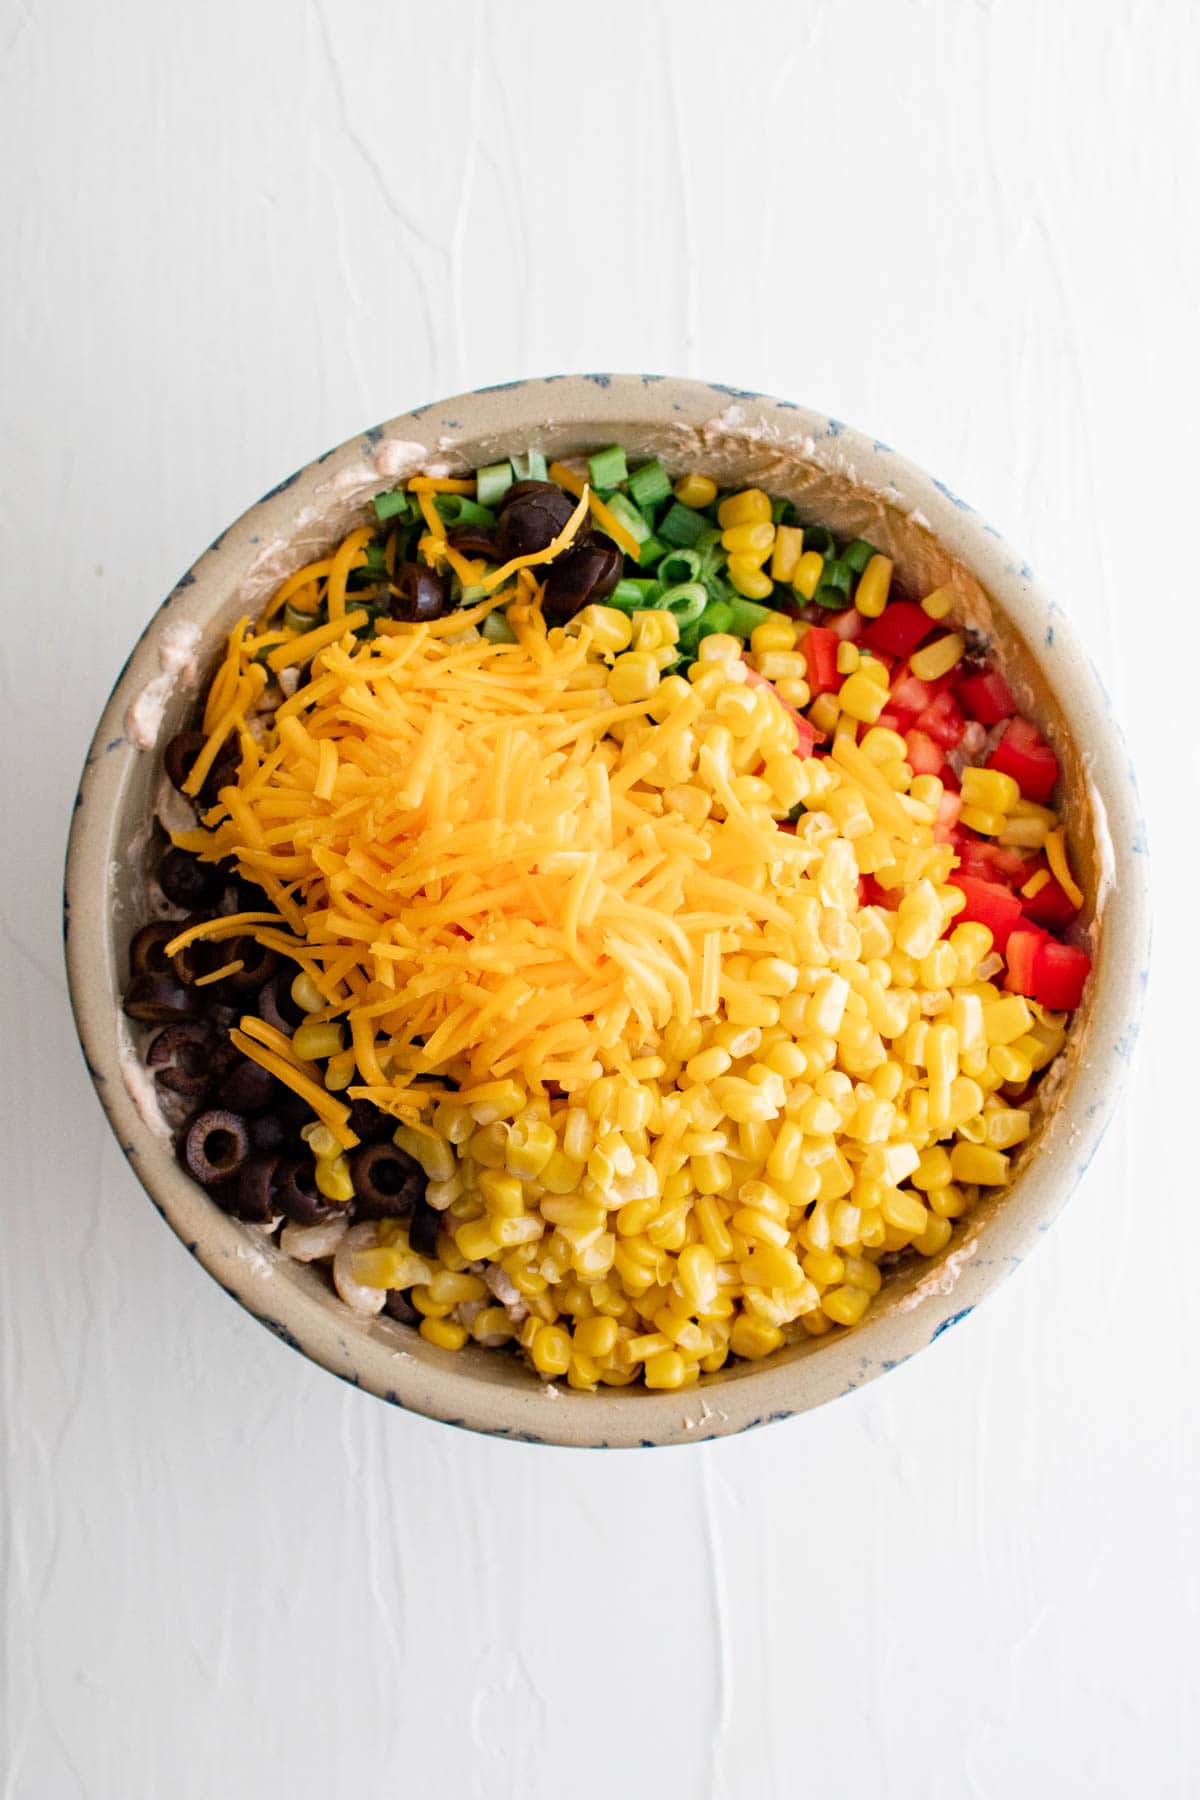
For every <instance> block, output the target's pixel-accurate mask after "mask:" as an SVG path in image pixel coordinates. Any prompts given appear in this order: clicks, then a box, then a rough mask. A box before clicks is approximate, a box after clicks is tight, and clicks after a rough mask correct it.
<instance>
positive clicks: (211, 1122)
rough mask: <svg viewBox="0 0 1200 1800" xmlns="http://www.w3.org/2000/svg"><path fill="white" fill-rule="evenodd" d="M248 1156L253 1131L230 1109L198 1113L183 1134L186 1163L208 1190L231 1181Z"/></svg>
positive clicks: (222, 1108) (224, 1108)
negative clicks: (218, 1183)
mask: <svg viewBox="0 0 1200 1800" xmlns="http://www.w3.org/2000/svg"><path fill="white" fill-rule="evenodd" d="M249 1154H250V1129H249V1127H248V1125H247V1124H246V1121H245V1119H243V1118H242V1117H241V1115H240V1114H239V1113H235V1112H230V1111H229V1109H228V1107H224V1106H222V1107H213V1108H212V1109H211V1110H210V1111H208V1112H202V1113H200V1114H198V1115H197V1117H196V1118H194V1119H193V1120H192V1122H191V1124H190V1125H189V1126H188V1128H187V1131H186V1132H185V1134H184V1139H183V1160H184V1163H185V1164H186V1166H187V1168H188V1169H189V1170H190V1171H191V1173H192V1174H193V1175H194V1176H195V1177H196V1180H197V1181H199V1182H202V1183H203V1184H204V1186H205V1187H211V1186H213V1185H214V1184H215V1183H217V1182H222V1181H229V1180H230V1179H231V1177H232V1176H234V1175H236V1174H238V1172H239V1171H240V1170H241V1168H242V1165H243V1164H244V1163H245V1161H246V1158H247V1157H248V1156H249Z"/></svg>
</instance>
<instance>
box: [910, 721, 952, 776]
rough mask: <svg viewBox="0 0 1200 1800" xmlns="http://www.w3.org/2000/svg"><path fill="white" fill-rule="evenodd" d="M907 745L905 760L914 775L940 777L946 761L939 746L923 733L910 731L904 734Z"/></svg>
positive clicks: (944, 753)
mask: <svg viewBox="0 0 1200 1800" xmlns="http://www.w3.org/2000/svg"><path fill="white" fill-rule="evenodd" d="M904 742H905V744H906V745H907V756H906V760H907V762H908V763H909V765H910V766H911V768H912V772H913V774H914V775H940V774H941V772H942V765H943V764H944V763H945V760H946V752H945V751H944V750H943V749H942V746H941V745H940V744H936V743H934V741H933V739H932V738H931V737H928V736H927V735H926V733H925V732H923V731H910V732H907V733H906V734H905V738H904Z"/></svg>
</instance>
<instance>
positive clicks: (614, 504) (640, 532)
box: [605, 494, 651, 545]
mask: <svg viewBox="0 0 1200 1800" xmlns="http://www.w3.org/2000/svg"><path fill="white" fill-rule="evenodd" d="M605 504H606V505H607V507H608V510H609V512H610V513H611V514H612V516H613V518H614V519H619V520H620V522H621V524H622V525H623V526H624V527H625V529H626V531H627V532H628V533H629V535H630V537H631V538H636V540H637V542H638V544H639V545H640V544H644V543H645V542H646V539H647V538H648V537H649V536H650V535H651V532H650V527H649V525H648V524H647V523H646V521H645V519H643V517H642V515H641V513H640V512H639V511H638V509H637V507H636V506H635V505H634V504H633V501H632V500H631V499H630V498H629V496H628V494H613V495H611V496H610V497H609V499H608V500H607V501H606V503H605Z"/></svg>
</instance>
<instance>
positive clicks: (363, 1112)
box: [346, 1100, 396, 1144]
mask: <svg viewBox="0 0 1200 1800" xmlns="http://www.w3.org/2000/svg"><path fill="white" fill-rule="evenodd" d="M346 1123H347V1125H348V1126H349V1128H350V1130H351V1131H352V1132H353V1133H354V1135H355V1137H356V1138H357V1139H358V1141H359V1143H360V1144H381V1143H382V1142H383V1140H384V1139H385V1138H390V1137H391V1135H392V1133H393V1132H394V1131H395V1129H396V1121H395V1119H392V1118H389V1117H388V1115H387V1113H385V1112H384V1111H383V1109H382V1107H379V1106H376V1105H375V1104H374V1103H373V1102H372V1101H370V1100H352V1101H351V1102H350V1117H349V1119H347V1121H346Z"/></svg>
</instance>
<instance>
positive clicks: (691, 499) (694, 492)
mask: <svg viewBox="0 0 1200 1800" xmlns="http://www.w3.org/2000/svg"><path fill="white" fill-rule="evenodd" d="M672 491H673V493H674V495H675V498H676V499H677V500H678V502H679V504H680V505H681V506H690V507H691V508H692V509H693V511H695V512H703V511H704V508H705V507H706V506H711V505H712V503H713V501H714V500H715V499H716V497H717V484H716V482H715V481H711V480H710V479H709V477H708V476H707V475H695V474H692V475H681V476H680V478H679V480H678V481H677V482H676V483H675V486H674V488H673V490H672Z"/></svg>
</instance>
